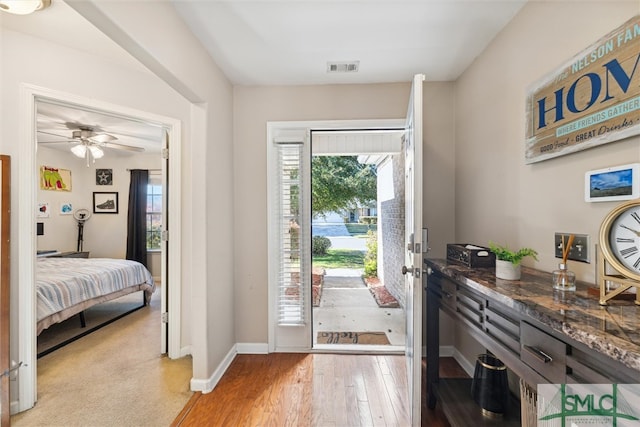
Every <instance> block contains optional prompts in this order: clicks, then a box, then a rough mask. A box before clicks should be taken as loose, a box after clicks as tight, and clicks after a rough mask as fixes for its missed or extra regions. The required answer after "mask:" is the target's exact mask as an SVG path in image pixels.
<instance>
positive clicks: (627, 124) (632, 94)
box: [525, 15, 640, 163]
mask: <svg viewBox="0 0 640 427" xmlns="http://www.w3.org/2000/svg"><path fill="white" fill-rule="evenodd" d="M526 118H527V135H526V150H525V162H526V163H535V162H539V161H542V160H547V159H550V158H553V157H558V156H562V155H565V154H569V153H573V152H576V151H580V150H584V149H587V148H591V147H595V146H598V145H602V144H606V143H609V142H613V141H618V140H620V139H623V138H628V137H630V136H633V135H638V134H640V15H638V16H635V17H634V18H632V19H630V20H629V21H627V22H626V23H625V24H624V25H622V26H621V27H619V28H618V29H616V30H614V31H612V32H611V33H609V34H607V35H606V36H605V37H603V38H602V39H601V40H599V41H598V42H597V43H596V44H594V45H592V46H590V47H588V48H587V49H585V50H584V51H582V52H581V53H579V54H578V55H576V56H575V57H573V58H572V59H571V60H569V61H568V62H567V63H565V64H564V65H563V66H562V67H560V68H559V69H558V70H556V71H554V72H553V73H551V74H549V75H547V76H545V77H544V78H543V79H541V80H540V81H538V82H536V83H534V84H533V85H532V86H531V88H530V89H529V91H528V93H527V108H526Z"/></svg>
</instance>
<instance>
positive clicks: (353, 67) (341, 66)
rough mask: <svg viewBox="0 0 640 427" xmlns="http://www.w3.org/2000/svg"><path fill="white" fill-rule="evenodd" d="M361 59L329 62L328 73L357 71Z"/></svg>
mask: <svg viewBox="0 0 640 427" xmlns="http://www.w3.org/2000/svg"><path fill="white" fill-rule="evenodd" d="M358 68H360V61H345V62H327V73H356V72H357V71H358Z"/></svg>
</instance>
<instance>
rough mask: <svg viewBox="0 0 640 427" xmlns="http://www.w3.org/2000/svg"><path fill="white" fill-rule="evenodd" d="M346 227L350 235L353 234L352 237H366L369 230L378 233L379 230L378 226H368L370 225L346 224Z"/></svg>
mask: <svg viewBox="0 0 640 427" xmlns="http://www.w3.org/2000/svg"><path fill="white" fill-rule="evenodd" d="M345 226H346V227H347V231H348V232H349V234H351V235H352V236H359V235H366V234H367V231H369V230H373V231H376V229H377V225H376V224H371V225H368V224H358V223H355V222H350V223H346V224H345Z"/></svg>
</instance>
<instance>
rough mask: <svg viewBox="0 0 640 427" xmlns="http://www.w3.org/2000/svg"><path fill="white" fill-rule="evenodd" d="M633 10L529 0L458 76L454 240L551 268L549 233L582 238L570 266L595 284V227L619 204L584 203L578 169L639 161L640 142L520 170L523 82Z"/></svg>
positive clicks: (636, 6) (625, 5)
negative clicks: (582, 255) (581, 259)
mask: <svg viewBox="0 0 640 427" xmlns="http://www.w3.org/2000/svg"><path fill="white" fill-rule="evenodd" d="M638 13H640V2H638V1H637V0H636V1H612V0H609V1H588V2H573V1H548V2H537V1H534V2H529V3H528V4H527V5H525V7H524V8H523V9H522V10H521V12H520V13H519V14H518V15H517V16H516V17H515V18H514V19H513V21H512V22H511V23H510V24H509V25H508V26H507V27H506V28H505V29H504V30H503V31H502V32H501V33H500V34H499V35H498V36H497V37H496V39H495V40H494V41H493V42H492V43H491V45H490V46H489V47H488V48H487V49H486V50H485V51H484V52H483V53H482V55H480V56H479V57H478V58H477V60H476V61H475V62H474V64H473V65H472V66H471V67H470V68H469V69H467V71H466V72H465V73H464V74H463V75H462V76H461V77H460V79H459V80H458V81H457V82H456V85H455V92H456V93H455V119H456V126H455V129H456V135H455V140H456V155H455V160H456V162H455V170H456V174H455V182H456V184H455V193H456V198H455V200H456V203H455V206H456V227H455V230H456V233H455V236H456V240H458V241H461V242H462V241H464V242H473V243H477V244H487V243H488V242H489V241H490V240H491V241H495V242H499V243H503V244H508V245H510V246H513V247H521V246H528V247H532V248H535V249H536V250H537V251H538V252H539V254H540V256H539V259H540V261H539V262H533V261H532V260H531V259H527V260H526V261H525V264H526V265H532V266H535V267H536V268H539V269H542V270H546V271H551V270H553V269H554V268H555V267H556V265H557V263H558V260H557V259H556V258H554V253H553V234H554V232H555V231H564V232H574V233H585V234H588V235H589V236H591V245H590V247H589V251H590V253H591V259H592V262H591V264H583V263H577V262H570V263H569V267H570V268H571V269H572V270H574V271H575V272H576V273H577V276H578V279H583V280H587V281H589V282H593V281H594V275H595V263H594V262H593V259H594V244H595V243H596V242H597V237H598V230H599V225H600V222H601V220H602V218H603V217H604V216H605V215H606V213H607V212H608V211H609V210H611V209H612V208H613V207H614V206H616V204H617V203H619V202H601V203H586V202H585V201H584V173H585V172H586V171H588V170H592V169H599V168H603V167H608V166H614V165H620V164H626V163H632V162H638V161H640V143H639V142H640V138H639V137H633V138H629V139H627V140H624V141H618V142H614V143H610V144H607V145H604V146H601V147H598V148H592V149H589V150H585V151H581V152H579V153H574V154H569V155H566V156H562V157H559V158H555V159H551V160H547V161H544V162H540V163H536V164H533V165H525V164H524V135H525V97H526V94H527V87H528V86H529V85H530V84H531V83H533V82H535V81H536V80H538V79H539V78H541V77H542V76H545V75H547V74H548V73H550V72H551V71H553V70H554V69H556V68H557V67H558V66H559V65H560V64H562V63H563V62H564V61H566V60H568V59H570V58H571V57H573V56H574V55H576V54H577V53H578V52H580V51H581V50H583V49H585V48H587V47H589V46H590V45H591V44H593V43H595V42H596V41H597V40H599V39H600V38H601V37H603V36H604V35H606V34H607V33H608V32H610V31H612V30H613V29H615V28H617V27H618V26H620V25H621V24H622V23H624V22H625V21H627V20H628V19H630V18H631V17H633V16H634V15H636V14H638ZM457 341H458V340H457ZM461 341H462V339H460V340H459V342H457V344H459V343H461Z"/></svg>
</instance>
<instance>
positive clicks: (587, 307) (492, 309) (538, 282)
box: [424, 259, 640, 425]
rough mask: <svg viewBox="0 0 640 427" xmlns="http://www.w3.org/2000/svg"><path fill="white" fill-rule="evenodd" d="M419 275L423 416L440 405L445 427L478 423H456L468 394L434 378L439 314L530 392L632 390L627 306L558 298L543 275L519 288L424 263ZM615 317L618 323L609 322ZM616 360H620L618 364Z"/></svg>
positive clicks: (637, 350)
mask: <svg viewBox="0 0 640 427" xmlns="http://www.w3.org/2000/svg"><path fill="white" fill-rule="evenodd" d="M425 267H426V269H427V273H428V274H426V275H425V291H426V298H427V301H426V310H427V313H426V326H425V329H426V350H427V355H426V358H427V370H426V379H425V390H424V393H426V398H427V403H428V406H429V407H430V408H434V407H435V405H436V402H437V401H438V400H440V401H441V403H442V406H443V410H444V412H445V414H447V416H448V418H450V419H449V421H450V423H451V424H452V425H478V418H477V417H476V418H474V417H466V418H465V417H459V416H457V415H458V414H460V413H466V412H465V411H468V410H471V409H473V404H474V402H473V401H471V403H460V402H463V401H464V402H466V401H468V399H469V396H468V394H469V392H468V388H467V387H466V386H464V385H462V384H461V383H460V381H459V380H455V381H448V380H446V379H441V378H439V374H438V365H439V356H440V355H439V346H440V337H439V321H440V311H443V312H446V313H447V314H449V316H450V317H451V318H453V319H454V320H455V321H456V322H458V323H460V324H462V325H464V327H465V329H466V330H467V332H468V333H469V334H470V335H471V336H472V337H474V338H475V339H476V340H477V341H478V342H479V343H480V344H481V345H482V346H484V347H485V348H486V349H487V351H489V352H491V353H493V354H494V355H495V356H496V357H498V358H499V359H500V360H502V362H503V363H504V364H505V365H506V366H507V367H508V368H509V369H510V370H511V371H513V373H514V374H515V375H517V376H518V377H520V378H522V379H523V380H524V381H526V382H527V383H528V384H529V385H531V386H533V387H534V388H535V386H536V385H537V384H542V383H556V384H557V383H600V384H602V383H626V384H636V383H640V345H639V344H637V343H638V342H640V341H639V340H638V339H637V338H638V337H637V336H636V335H638V327H639V326H640V307H636V306H634V305H633V303H629V302H626V303H620V304H621V305H620V306H619V307H610V308H602V307H600V306H599V304H598V302H597V300H596V299H595V298H594V297H590V296H589V295H588V291H587V289H581V290H580V291H579V292H576V293H572V294H567V295H558V294H557V293H554V291H553V289H552V286H551V278H550V274H548V273H544V272H539V271H535V270H533V269H527V273H526V274H523V277H524V278H523V279H522V280H521V281H518V282H513V283H510V282H508V281H503V280H496V279H495V276H494V273H493V269H489V268H480V269H471V268H468V267H464V266H458V265H450V264H449V263H447V261H444V260H430V259H426V260H425ZM547 276H548V277H547ZM555 292H558V291H555ZM620 307H623V308H620ZM603 311H604V313H603ZM616 316H620V317H621V319H622V318H624V321H622V320H621V321H620V322H616ZM603 319H608V320H609V321H610V324H613V323H617V324H618V325H619V324H624V325H625V327H626V328H627V330H625V334H624V337H623V338H620V336H618V335H621V334H617V333H612V331H611V328H610V327H608V326H610V324H606V323H604V322H603ZM598 343H606V345H601V346H599V345H597V344H598ZM623 354H624V356H625V358H624V359H620V360H618V359H617V358H618V357H619V356H620V355H623ZM457 392H460V393H462V395H456V393H457ZM460 405H462V406H460ZM465 405H468V406H465ZM449 415H451V416H449ZM451 417H453V418H454V419H451ZM465 419H466V420H467V421H464V420H465ZM483 422H484V420H483ZM518 422H519V420H518ZM489 424H490V423H489ZM506 424H508V423H506ZM500 425H505V420H502V424H500Z"/></svg>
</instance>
